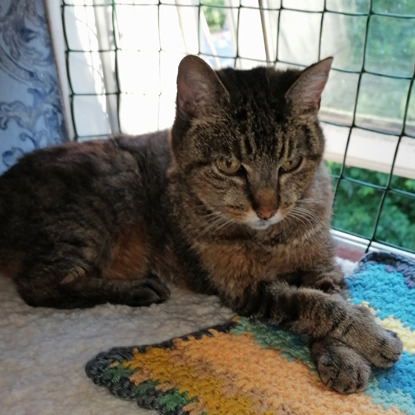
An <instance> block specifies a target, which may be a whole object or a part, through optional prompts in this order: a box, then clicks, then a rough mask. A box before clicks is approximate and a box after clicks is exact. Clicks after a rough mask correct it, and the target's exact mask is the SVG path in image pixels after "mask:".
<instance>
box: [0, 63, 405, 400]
mask: <svg viewBox="0 0 415 415" xmlns="http://www.w3.org/2000/svg"><path fill="white" fill-rule="evenodd" d="M331 63H332V59H331V58H329V59H325V60H323V61H321V62H318V63H316V64H314V65H312V66H310V67H308V68H306V69H305V70H303V71H297V70H287V71H276V70H274V69H271V68H264V67H259V68H256V69H252V70H249V71H242V70H233V69H224V70H220V71H214V70H212V69H211V68H210V67H209V66H208V65H207V64H206V63H205V62H204V61H203V60H201V59H200V58H198V57H195V56H187V57H185V58H184V59H183V60H182V61H181V63H180V66H179V70H178V77H177V102H176V107H177V111H176V119H175V122H174V125H173V127H172V129H171V131H161V132H156V133H152V134H148V135H144V136H138V137H126V136H122V135H120V136H115V137H111V138H109V139H108V140H98V141H93V142H85V143H68V144H63V145H59V146H56V147H51V148H47V149H43V150H39V151H35V152H33V153H31V154H29V155H26V156H24V157H23V158H22V159H21V160H20V161H19V162H18V163H17V164H16V165H15V166H14V167H12V168H10V169H9V170H8V171H7V172H6V173H5V174H4V175H3V176H2V177H1V178H0V270H1V271H2V272H3V273H5V274H9V275H10V276H12V277H13V278H14V279H15V282H16V285H17V289H18V291H19V293H20V294H21V296H22V297H23V298H24V300H25V301H26V302H27V303H28V304H30V305H32V306H44V307H58V308H75V307H89V306H93V305H95V304H100V303H106V302H110V303H115V304H128V305H131V306H144V305H149V304H151V303H158V302H162V301H164V300H166V299H167V298H168V297H169V290H168V288H167V286H166V285H165V281H168V280H173V281H174V282H176V283H177V284H180V285H184V286H187V287H189V288H190V289H193V290H196V291H198V292H202V293H209V294H212V293H213V294H216V295H218V296H219V297H220V298H221V299H222V301H223V302H224V303H225V304H226V305H228V306H229V307H231V308H232V309H233V310H234V311H235V312H237V313H239V314H240V315H244V316H252V317H253V318H258V319H262V320H264V321H267V322H270V323H272V324H275V325H279V326H283V327H287V328H289V329H291V330H293V331H295V332H298V333H302V334H305V335H307V336H308V337H309V339H310V347H311V351H312V355H313V359H314V360H315V362H316V366H317V368H318V372H319V374H320V377H321V379H322V381H323V382H324V383H325V384H327V385H328V386H329V387H331V388H332V389H334V390H336V391H339V392H343V393H350V392H355V391H360V390H362V389H364V388H365V386H366V385H367V382H368V378H369V374H370V367H371V365H373V366H376V367H380V368H386V367H389V366H391V365H392V364H393V363H394V362H395V361H397V360H398V359H399V356H400V354H401V351H402V343H401V341H400V340H399V339H398V338H397V337H396V335H395V334H394V333H392V332H390V331H387V330H384V329H383V328H381V327H380V326H379V325H377V324H376V323H375V321H374V319H373V318H372V316H371V314H370V312H369V311H368V310H366V309H365V308H362V307H358V306H355V305H352V304H350V303H348V302H347V301H346V300H345V298H346V291H345V283H344V280H343V275H342V272H341V271H340V269H339V267H338V266H337V265H336V263H335V261H334V255H333V245H332V241H331V239H330V234H329V227H330V216H331V204H332V200H331V190H330V179H329V177H328V175H327V173H326V172H325V170H324V167H323V164H322V154H323V149H324V138H323V134H322V131H321V129H320V127H319V124H318V120H317V112H318V109H319V105H320V97H321V93H322V91H323V88H324V86H325V84H326V81H327V78H328V75H329V71H330V67H331Z"/></svg>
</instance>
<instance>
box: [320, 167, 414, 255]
mask: <svg viewBox="0 0 415 415" xmlns="http://www.w3.org/2000/svg"><path fill="white" fill-rule="evenodd" d="M327 164H328V167H329V169H330V172H331V173H332V176H333V182H334V185H336V184H337V181H338V180H339V173H340V165H339V164H337V163H332V162H329V163H327ZM387 182H388V175H387V174H384V173H379V172H372V171H369V170H364V169H358V168H355V167H352V168H345V169H344V172H343V176H342V179H341V180H340V183H339V186H338V191H337V194H336V200H335V202H334V214H333V223H332V224H333V227H334V228H335V229H339V230H343V231H347V232H350V233H353V234H356V235H359V236H363V237H366V238H371V237H372V235H373V232H374V231H375V225H376V220H377V218H378V216H379V222H378V225H377V228H376V233H375V240H377V241H380V242H386V243H389V244H392V245H396V246H400V247H403V248H405V249H409V250H411V251H415V209H414V206H415V194H414V192H415V180H410V179H405V178H401V177H396V176H394V177H393V178H392V180H391V191H388V192H387V194H386V196H385V197H384V188H385V186H386V185H387ZM399 191H401V192H402V193H401V192H399ZM403 192H406V193H403ZM382 201H383V205H382V207H381V203H382ZM380 209H381V210H380Z"/></svg>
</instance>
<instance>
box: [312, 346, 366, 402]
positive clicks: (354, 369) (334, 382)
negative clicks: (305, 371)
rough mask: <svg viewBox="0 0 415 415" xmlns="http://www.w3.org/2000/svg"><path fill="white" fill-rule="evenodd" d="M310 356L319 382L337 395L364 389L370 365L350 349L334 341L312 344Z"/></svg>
mask: <svg viewBox="0 0 415 415" xmlns="http://www.w3.org/2000/svg"><path fill="white" fill-rule="evenodd" d="M312 354H313V357H314V360H315V363H316V367H317V371H318V374H319V376H320V379H321V381H322V382H323V383H324V384H325V385H327V386H328V387H330V388H331V389H333V390H335V391H336V392H339V393H345V394H348V393H355V392H361V391H363V390H364V389H366V386H367V384H368V381H369V377H370V365H369V364H368V363H367V362H366V360H365V359H364V358H363V357H362V356H361V355H360V354H359V353H357V352H356V351H355V350H354V349H352V348H351V347H349V346H347V345H345V344H343V343H341V342H339V341H335V340H331V339H330V340H327V341H326V340H323V341H322V342H316V343H314V345H313V347H312Z"/></svg>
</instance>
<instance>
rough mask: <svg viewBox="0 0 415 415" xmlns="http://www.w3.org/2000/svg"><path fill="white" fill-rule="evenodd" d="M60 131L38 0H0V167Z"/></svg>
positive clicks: (59, 137)
mask: <svg viewBox="0 0 415 415" xmlns="http://www.w3.org/2000/svg"><path fill="white" fill-rule="evenodd" d="M65 136H66V134H65V123H64V118H63V112H62V105H61V97H60V91H59V85H58V81H57V75H56V69H55V64H54V59H53V54H52V49H51V44H50V37H49V33H48V29H47V24H46V19H45V11H44V7H43V3H42V0H0V173H1V172H3V171H5V170H6V169H7V168H9V167H10V166H11V165H13V164H14V163H15V162H16V160H17V159H18V158H19V157H21V156H22V154H24V153H26V152H29V151H32V150H34V149H37V148H41V147H45V146H48V145H52V144H56V143H59V142H62V141H63V140H65Z"/></svg>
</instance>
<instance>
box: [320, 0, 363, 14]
mask: <svg viewBox="0 0 415 415" xmlns="http://www.w3.org/2000/svg"><path fill="white" fill-rule="evenodd" d="M326 6H327V9H328V10H333V11H337V12H344V13H367V12H368V11H369V7H370V4H369V0H327V1H326Z"/></svg>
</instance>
